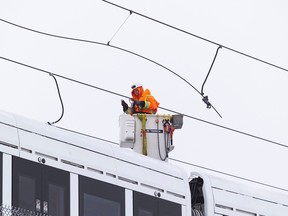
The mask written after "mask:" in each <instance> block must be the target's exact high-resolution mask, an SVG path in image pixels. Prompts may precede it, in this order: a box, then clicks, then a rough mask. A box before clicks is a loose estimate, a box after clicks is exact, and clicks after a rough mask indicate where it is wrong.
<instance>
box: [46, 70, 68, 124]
mask: <svg viewBox="0 0 288 216" xmlns="http://www.w3.org/2000/svg"><path fill="white" fill-rule="evenodd" d="M49 75H50V76H52V78H53V79H54V81H55V84H56V87H57V92H58V97H59V100H60V103H61V107H62V113H61V116H60V118H59V119H58V120H56V121H54V122H48V124H50V125H53V124H56V123H57V122H59V121H60V120H61V119H62V117H63V115H64V104H63V100H62V97H61V94H60V89H59V85H58V82H57V79H56V78H55V76H54V74H52V73H49Z"/></svg>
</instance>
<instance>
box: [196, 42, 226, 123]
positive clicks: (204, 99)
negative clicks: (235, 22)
mask: <svg viewBox="0 0 288 216" xmlns="http://www.w3.org/2000/svg"><path fill="white" fill-rule="evenodd" d="M221 48H222V47H221V46H219V47H218V48H217V51H216V54H215V56H214V59H213V61H212V64H211V66H210V69H209V71H208V74H207V76H206V78H205V80H204V82H203V84H202V87H201V95H202V96H203V98H202V101H203V102H204V103H205V104H206V105H207V108H208V109H210V108H211V107H212V108H213V109H214V110H215V112H216V113H217V114H218V115H219V116H220V118H222V116H221V114H220V113H219V112H218V111H217V110H216V108H215V107H214V106H213V105H212V104H211V103H210V102H209V99H208V95H206V96H204V91H203V89H204V85H205V83H206V81H207V79H208V76H209V75H210V72H211V70H212V67H213V65H214V62H215V60H216V57H217V55H218V51H219V49H221Z"/></svg>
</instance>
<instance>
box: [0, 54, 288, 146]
mask: <svg viewBox="0 0 288 216" xmlns="http://www.w3.org/2000/svg"><path fill="white" fill-rule="evenodd" d="M0 59H3V60H5V61H9V62H12V63H15V64H18V65H21V66H25V67H28V68H31V69H34V70H37V71H40V72H42V73H46V74H49V75H51V74H53V75H54V76H55V77H59V78H62V79H65V80H68V81H71V82H75V83H78V84H81V85H84V86H87V87H90V88H94V89H97V90H100V91H104V92H106V93H109V94H113V95H116V96H119V97H124V98H127V99H129V98H130V97H128V96H125V95H122V94H119V93H117V92H113V91H110V90H107V89H104V88H100V87H98V86H95V85H91V84H88V83H85V82H81V81H79V80H75V79H72V78H69V77H66V76H62V75H59V74H55V73H52V72H49V71H47V70H43V69H40V68H37V67H34V66H31V65H27V64H24V63H21V62H18V61H15V60H12V59H8V58H5V57H2V56H0ZM159 108H160V109H162V110H166V111H168V112H172V113H176V114H181V115H183V116H185V117H187V118H190V119H194V120H196V121H200V122H203V123H206V124H210V125H212V126H215V127H219V128H222V129H225V130H228V131H232V132H235V133H238V134H241V135H245V136H249V137H252V138H255V139H258V140H262V141H265V142H269V143H271V144H274V145H277V146H280V147H285V148H288V145H285V144H283V143H279V142H276V141H273V140H269V139H266V138H263V137H259V136H256V135H253V134H250V133H246V132H243V131H240V130H236V129H233V128H230V127H226V126H223V125H220V124H216V123H213V122H209V121H207V120H204V119H200V118H196V117H194V116H191V115H187V114H183V113H180V112H178V111H175V110H171V109H168V108H165V107H161V106H160V107H159Z"/></svg>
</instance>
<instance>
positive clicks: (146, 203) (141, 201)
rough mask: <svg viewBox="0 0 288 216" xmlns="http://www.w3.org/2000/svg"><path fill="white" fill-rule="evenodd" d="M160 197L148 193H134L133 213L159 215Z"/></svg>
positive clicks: (148, 215) (139, 215)
mask: <svg viewBox="0 0 288 216" xmlns="http://www.w3.org/2000/svg"><path fill="white" fill-rule="evenodd" d="M157 208H158V199H157V198H155V197H153V196H149V195H146V194H142V193H138V192H136V191H134V193H133V212H134V213H133V214H134V216H158V214H157Z"/></svg>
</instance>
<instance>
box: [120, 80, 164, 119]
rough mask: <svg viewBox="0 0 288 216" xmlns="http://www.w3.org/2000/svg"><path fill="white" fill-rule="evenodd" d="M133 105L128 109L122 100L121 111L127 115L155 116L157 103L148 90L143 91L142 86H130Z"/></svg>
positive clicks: (136, 84)
mask: <svg viewBox="0 0 288 216" xmlns="http://www.w3.org/2000/svg"><path fill="white" fill-rule="evenodd" d="M131 88H132V91H131V94H132V98H133V103H132V107H131V108H128V105H127V104H126V103H125V102H124V101H123V100H122V106H123V111H124V112H126V113H129V114H133V113H147V114H156V112H157V108H158V106H159V103H158V102H157V101H156V99H155V98H154V97H153V96H152V95H151V93H150V90H149V89H145V91H144V89H143V86H142V84H140V83H135V84H133V85H132V86H131Z"/></svg>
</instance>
